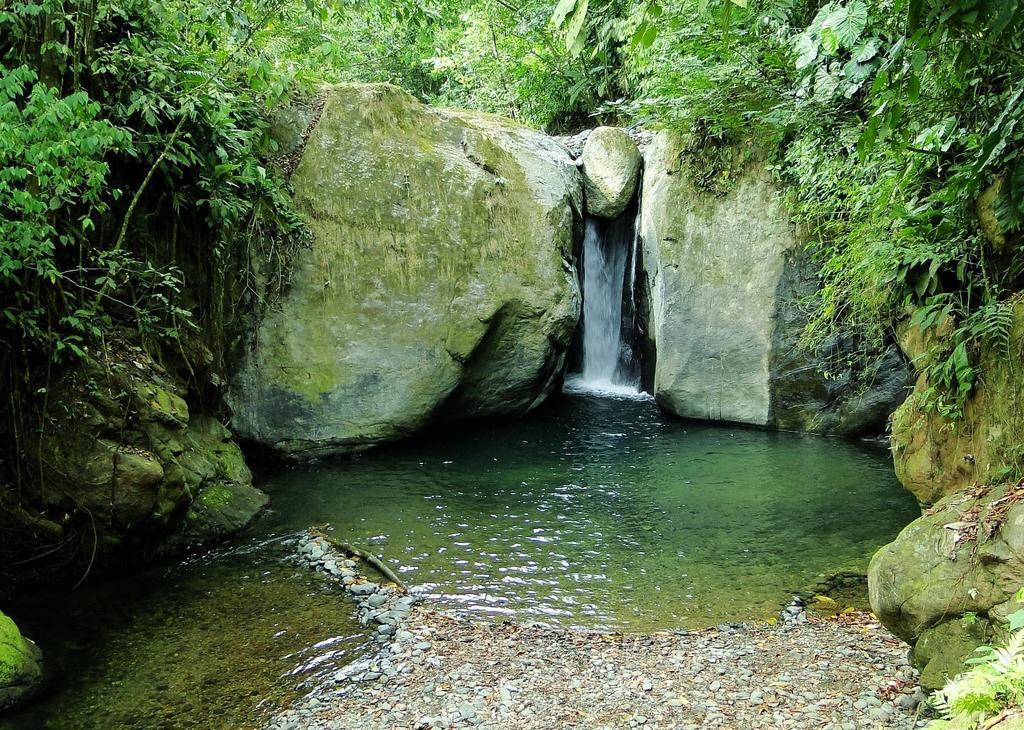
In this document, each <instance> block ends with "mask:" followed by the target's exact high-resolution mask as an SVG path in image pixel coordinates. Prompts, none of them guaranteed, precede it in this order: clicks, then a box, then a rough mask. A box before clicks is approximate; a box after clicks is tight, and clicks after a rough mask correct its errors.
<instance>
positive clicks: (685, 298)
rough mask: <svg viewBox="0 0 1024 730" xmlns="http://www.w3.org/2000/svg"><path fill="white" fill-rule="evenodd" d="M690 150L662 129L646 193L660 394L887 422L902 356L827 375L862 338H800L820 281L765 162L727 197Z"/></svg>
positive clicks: (716, 412) (755, 414) (706, 414)
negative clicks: (702, 181) (818, 344)
mask: <svg viewBox="0 0 1024 730" xmlns="http://www.w3.org/2000/svg"><path fill="white" fill-rule="evenodd" d="M682 155H683V150H682V145H681V143H680V141H679V140H678V139H676V138H673V137H672V136H670V135H667V134H659V135H657V136H656V137H655V139H654V142H653V143H652V144H651V146H650V147H649V148H648V150H647V154H646V157H645V165H646V167H645V172H644V185H643V194H642V198H641V200H642V203H641V204H642V212H641V233H642V236H643V244H644V268H645V273H646V281H647V287H648V299H649V301H648V303H647V304H648V310H649V322H648V326H647V332H648V335H649V337H650V338H651V339H652V340H653V344H654V348H655V350H656V352H657V362H656V365H655V374H654V394H655V397H656V398H657V400H658V402H659V403H660V404H661V405H662V407H664V408H666V409H667V410H669V411H671V412H673V413H676V414H678V415H680V416H684V417H687V418H698V419H706V420H713V421H734V422H739V423H746V424H752V425H757V426H768V427H780V428H791V429H797V430H807V431H818V432H828V433H842V434H846V435H858V434H861V433H867V432H876V433H877V432H880V431H881V430H882V428H883V427H884V425H885V421H886V419H887V417H888V415H889V414H890V413H891V412H892V411H893V410H894V409H895V408H896V406H897V405H898V404H899V403H900V402H901V401H902V399H903V398H904V397H905V392H906V386H907V382H908V374H907V369H906V366H905V364H904V363H903V361H902V358H901V357H900V356H899V355H898V353H895V352H894V351H893V352H883V353H878V356H877V360H876V363H875V366H874V367H873V368H861V369H858V370H856V371H853V370H848V371H846V372H842V373H839V374H838V377H832V378H830V379H829V378H825V376H823V374H822V372H821V371H822V367H823V365H824V364H825V362H826V360H828V359H829V358H830V357H832V358H833V359H835V358H834V356H835V355H836V354H837V353H840V354H841V352H842V351H843V350H844V349H849V348H851V347H852V342H844V341H839V340H837V341H836V342H834V343H831V344H830V345H828V346H826V347H825V348H823V349H822V351H821V352H818V353H805V352H803V351H802V350H801V349H800V348H799V347H798V341H799V338H800V333H801V331H802V330H803V328H804V325H805V323H806V319H805V318H804V316H803V313H802V311H801V308H800V306H799V305H800V298H801V297H802V296H803V295H805V294H807V293H810V292H812V291H813V286H815V285H816V282H815V280H814V277H813V269H812V268H811V267H810V265H809V263H808V262H806V261H805V260H804V258H803V256H802V254H801V253H800V237H799V235H798V232H797V231H796V229H795V227H794V226H793V225H792V224H791V223H790V222H789V220H788V218H787V215H786V212H785V210H784V209H783V206H782V204H781V201H780V199H779V195H778V192H777V191H776V189H775V187H774V185H773V184H772V181H771V179H770V177H769V175H768V173H767V170H766V169H765V167H764V165H763V164H758V163H753V164H751V165H750V166H749V167H748V169H746V170H745V171H744V172H743V174H742V175H740V176H739V178H738V179H737V181H736V183H735V185H734V186H733V188H732V189H731V191H730V192H728V193H727V194H726V195H724V196H718V195H714V194H712V193H708V192H704V191H701V190H699V189H697V187H696V186H695V185H694V183H693V181H692V180H691V179H690V177H689V175H688V174H687V171H686V167H685V165H684V164H683V162H682Z"/></svg>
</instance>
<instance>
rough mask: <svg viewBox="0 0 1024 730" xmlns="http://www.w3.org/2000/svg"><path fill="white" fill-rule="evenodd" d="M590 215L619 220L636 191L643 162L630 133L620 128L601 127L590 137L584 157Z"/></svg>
mask: <svg viewBox="0 0 1024 730" xmlns="http://www.w3.org/2000/svg"><path fill="white" fill-rule="evenodd" d="M580 160H581V161H582V163H583V184H584V188H585V190H586V203H587V213H589V214H590V215H592V216H595V217H597V218H608V219H611V218H618V217H619V216H620V215H622V213H623V212H624V211H625V210H626V207H627V206H628V205H629V201H630V200H632V199H633V195H634V193H635V192H636V185H637V181H638V180H639V179H640V167H641V165H642V163H643V159H642V158H641V156H640V150H639V149H637V146H636V143H635V142H634V141H633V138H632V137H630V136H629V133H628V132H626V131H625V130H624V129H620V128H619V127H598V128H597V129H595V130H594V131H593V132H591V133H590V135H589V136H588V137H587V141H586V144H584V145H583V154H582V156H581V157H580Z"/></svg>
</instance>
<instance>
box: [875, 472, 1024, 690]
mask: <svg viewBox="0 0 1024 730" xmlns="http://www.w3.org/2000/svg"><path fill="white" fill-rule="evenodd" d="M1022 498H1024V485H1011V484H1003V485H999V486H996V487H977V488H973V489H969V490H965V491H963V492H959V493H957V494H953V495H950V496H948V497H945V498H944V499H942V500H941V501H939V502H938V503H937V504H936V505H935V506H934V507H932V508H931V509H930V510H928V511H927V512H926V513H925V514H924V515H923V516H922V517H920V518H919V519H917V520H915V521H914V522H912V523H910V525H908V526H907V527H906V528H904V530H903V531H902V532H900V534H899V536H898V537H897V538H896V539H895V540H894V541H893V542H892V543H890V544H888V545H886V546H885V547H883V548H882V549H880V550H879V551H878V552H877V553H876V554H875V556H874V557H873V558H872V559H871V563H870V565H869V567H868V591H869V594H870V599H871V607H872V610H873V611H874V612H875V615H876V616H878V619H879V621H881V622H882V623H883V624H884V625H885V626H886V628H888V629H889V630H890V631H892V632H893V633H894V634H896V636H898V637H900V638H901V639H903V640H904V641H906V642H908V643H910V644H911V645H912V646H914V647H915V648H914V658H915V661H917V662H918V664H919V666H921V668H922V670H925V672H926V673H925V674H923V675H922V682H925V681H927V682H932V683H933V684H930V685H929V686H930V687H932V688H935V687H938V686H941V683H942V681H944V678H945V677H946V676H953V675H955V674H957V673H958V672H959V671H961V670H962V669H963V666H964V665H963V661H964V660H965V659H966V658H967V657H968V656H969V655H970V654H971V652H972V651H973V650H974V648H975V647H977V646H978V645H979V644H980V643H982V642H983V641H984V640H985V639H987V638H989V637H990V635H991V632H990V630H989V629H995V628H997V627H999V626H1001V625H1004V624H1005V622H1006V618H1007V616H1008V615H1009V614H1011V613H1013V612H1014V611H1015V610H1017V609H1019V608H1020V607H1021V605H1020V603H1019V602H1018V601H1017V600H1016V598H1015V596H1016V593H1017V591H1018V590H1019V589H1020V588H1021V586H1024V503H1022V501H1021V500H1022ZM979 632H980V633H979ZM972 642H973V646H972V645H971V644H972ZM918 646H920V650H918V648H917V647H918Z"/></svg>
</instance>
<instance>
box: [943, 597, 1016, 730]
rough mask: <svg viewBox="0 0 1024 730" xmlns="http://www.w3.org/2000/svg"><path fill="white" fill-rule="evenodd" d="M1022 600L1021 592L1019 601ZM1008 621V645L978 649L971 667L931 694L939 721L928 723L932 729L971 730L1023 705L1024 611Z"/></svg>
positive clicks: (970, 661) (969, 661)
mask: <svg viewBox="0 0 1024 730" xmlns="http://www.w3.org/2000/svg"><path fill="white" fill-rule="evenodd" d="M1021 598H1022V596H1021V593H1020V592H1018V594H1017V600H1018V601H1019V600H1021ZM965 619H966V616H965ZM1007 620H1008V625H1007V630H1008V631H1009V633H1010V636H1009V639H1008V640H1007V641H1006V643H1005V645H1004V646H1001V647H993V646H988V645H986V646H981V647H979V648H978V650H977V651H976V652H975V654H976V656H974V657H972V658H970V659H968V660H967V663H968V664H970V665H971V668H970V669H969V670H968V671H966V672H964V673H962V674H960V675H958V676H957V677H955V678H953V679H951V680H949V682H947V684H946V686H945V687H943V688H942V689H941V690H939V691H938V692H936V693H935V694H933V695H932V697H931V699H930V703H931V705H932V706H933V707H934V708H935V709H936V710H937V712H938V713H939V715H940V719H938V720H935V721H933V722H930V723H929V724H928V728H929V729H930V730H943V728H953V727H956V728H958V729H962V730H972V729H973V728H979V727H982V726H983V725H984V723H985V721H986V720H987V719H989V718H991V717H994V716H996V715H998V714H999V713H1001V712H1003V711H1007V710H1018V711H1019V710H1020V709H1021V708H1022V706H1024V631H1022V630H1021V629H1022V628H1024V610H1018V611H1015V612H1013V613H1011V614H1010V615H1009V616H1008V617H1007Z"/></svg>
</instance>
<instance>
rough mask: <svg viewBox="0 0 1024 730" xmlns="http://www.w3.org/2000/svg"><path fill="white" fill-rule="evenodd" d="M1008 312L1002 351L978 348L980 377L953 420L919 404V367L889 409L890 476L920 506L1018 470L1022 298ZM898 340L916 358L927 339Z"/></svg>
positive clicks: (922, 396)
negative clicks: (1006, 344)
mask: <svg viewBox="0 0 1024 730" xmlns="http://www.w3.org/2000/svg"><path fill="white" fill-rule="evenodd" d="M1013 317H1014V324H1013V328H1012V332H1011V337H1010V352H1009V354H1007V353H1006V352H1004V351H1003V350H1001V349H1000V348H998V347H994V346H992V345H988V346H986V347H985V348H984V349H983V351H982V353H981V356H980V359H979V370H980V373H981V379H980V382H979V383H978V384H977V386H976V388H975V390H974V392H973V393H972V394H971V397H970V398H969V399H968V400H967V403H966V404H965V406H964V408H963V416H962V417H961V418H960V419H958V420H956V421H952V422H951V421H949V420H947V419H945V418H943V417H942V416H941V415H940V414H938V413H936V412H934V411H933V410H929V409H928V408H927V407H926V406H927V403H926V394H927V393H928V391H929V389H930V388H931V386H932V384H931V383H930V382H929V381H928V378H927V374H926V373H925V372H921V373H920V374H919V375H918V379H917V384H916V385H915V387H914V391H913V393H912V394H911V396H910V397H909V398H907V400H906V401H905V402H904V403H903V405H902V406H900V408H899V409H898V410H897V411H896V413H895V414H894V415H893V419H892V450H893V460H894V463H895V467H896V476H897V477H898V478H899V480H900V482H902V484H903V486H905V487H906V488H907V489H908V490H910V491H911V492H912V493H913V494H914V496H915V497H917V499H918V500H919V501H920V502H921V503H922V504H924V505H929V504H932V503H934V502H936V501H938V500H940V499H942V498H943V497H944V496H946V495H949V494H953V493H955V492H958V491H961V490H963V489H965V488H967V487H970V486H973V485H976V484H993V483H995V482H998V481H1001V480H1003V479H1005V478H1007V475H1013V474H1019V473H1020V472H1021V471H1022V469H1024V408H1021V407H1020V404H1019V403H1018V400H1017V399H1018V397H1019V394H1020V393H1024V357H1022V353H1024V302H1020V303H1018V304H1017V305H1016V306H1015V308H1014V312H1013ZM949 329H950V327H949V326H944V327H943V330H944V331H947V332H948V330H949ZM901 339H902V342H903V344H904V346H905V347H908V348H910V349H911V353H913V354H914V355H916V357H917V358H918V360H919V361H920V362H925V361H926V359H927V357H928V349H929V347H930V346H931V345H933V344H934V341H933V340H931V339H927V338H922V337H921V336H920V335H915V334H914V333H913V332H909V333H905V334H904V336H903V338H901Z"/></svg>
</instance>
